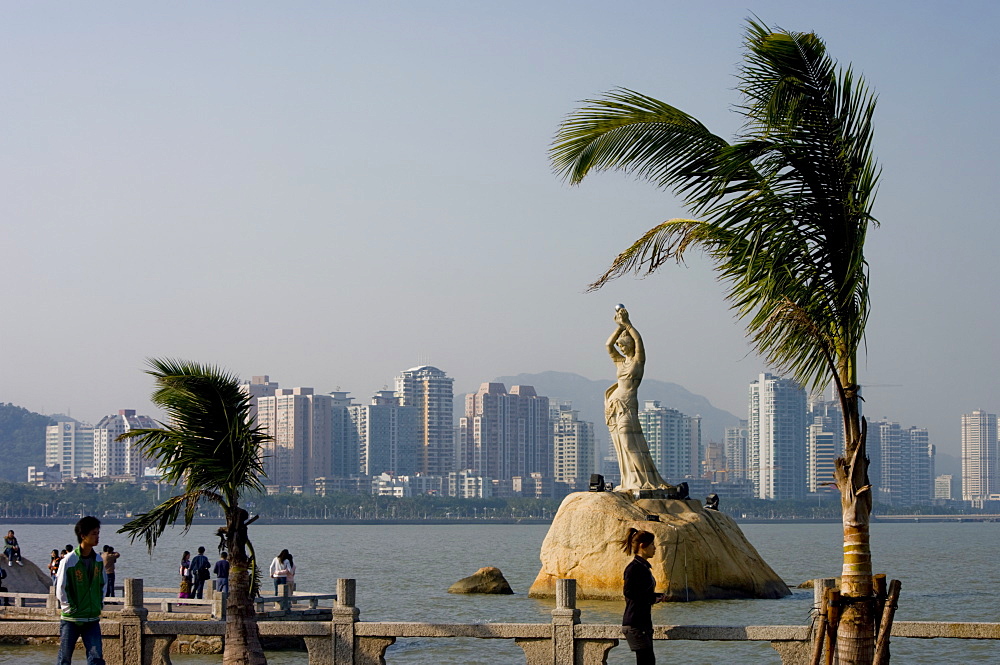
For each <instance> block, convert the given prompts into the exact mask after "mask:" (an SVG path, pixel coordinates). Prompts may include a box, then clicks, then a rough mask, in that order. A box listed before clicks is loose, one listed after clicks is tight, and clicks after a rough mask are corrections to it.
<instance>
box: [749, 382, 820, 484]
mask: <svg viewBox="0 0 1000 665" xmlns="http://www.w3.org/2000/svg"><path fill="white" fill-rule="evenodd" d="M749 394H750V404H749V410H748V412H749V417H748V419H747V420H748V427H747V467H748V469H749V479H750V480H751V481H753V484H754V495H755V496H756V497H757V498H759V499H802V498H804V497H805V489H806V426H805V420H806V391H805V390H803V389H802V387H801V386H800V385H799V384H798V383H796V382H795V381H793V380H791V379H782V378H780V377H777V376H774V375H772V374H767V373H764V374H761V375H760V376H759V377H758V378H757V380H756V381H754V382H753V383H751V384H750V391H749Z"/></svg>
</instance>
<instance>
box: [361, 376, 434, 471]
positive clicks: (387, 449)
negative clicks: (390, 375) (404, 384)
mask: <svg viewBox="0 0 1000 665" xmlns="http://www.w3.org/2000/svg"><path fill="white" fill-rule="evenodd" d="M348 411H349V413H350V415H351V422H352V423H353V425H354V429H355V430H356V432H357V437H358V466H359V470H360V472H361V473H362V474H364V475H367V476H378V475H381V474H384V473H388V474H391V475H393V476H397V477H398V476H412V475H413V474H415V473H416V472H417V470H418V466H417V464H418V461H419V456H418V453H419V447H418V443H419V440H418V427H417V416H418V415H419V414H418V412H417V409H416V408H415V407H412V406H400V404H399V400H398V399H396V395H395V393H393V391H391V390H380V391H379V392H377V393H375V396H374V397H372V401H371V404H356V405H354V406H351V407H350V408H349V409H348Z"/></svg>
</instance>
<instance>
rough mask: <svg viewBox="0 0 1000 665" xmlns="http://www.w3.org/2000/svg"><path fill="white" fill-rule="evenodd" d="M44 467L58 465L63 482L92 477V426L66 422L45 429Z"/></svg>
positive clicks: (71, 421)
mask: <svg viewBox="0 0 1000 665" xmlns="http://www.w3.org/2000/svg"><path fill="white" fill-rule="evenodd" d="M45 465H46V466H49V467H52V466H56V465H58V466H59V469H60V474H61V475H62V478H63V479H65V480H71V479H75V478H82V477H84V476H93V475H94V426H93V425H85V424H84V423H78V422H76V421H75V420H67V421H64V422H60V423H56V424H55V425H49V426H48V427H46V428H45Z"/></svg>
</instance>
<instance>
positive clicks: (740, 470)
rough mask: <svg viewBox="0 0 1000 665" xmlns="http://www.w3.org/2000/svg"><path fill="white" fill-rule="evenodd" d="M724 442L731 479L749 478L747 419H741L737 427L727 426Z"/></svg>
mask: <svg viewBox="0 0 1000 665" xmlns="http://www.w3.org/2000/svg"><path fill="white" fill-rule="evenodd" d="M723 443H724V446H725V448H724V449H725V454H726V463H727V464H728V466H729V478H730V480H734V481H735V480H746V479H748V478H749V477H750V470H749V468H748V467H749V464H748V463H747V421H745V420H741V421H740V424H739V425H737V426H736V427H727V428H726V439H725V441H724V442H723Z"/></svg>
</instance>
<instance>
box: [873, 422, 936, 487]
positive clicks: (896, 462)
mask: <svg viewBox="0 0 1000 665" xmlns="http://www.w3.org/2000/svg"><path fill="white" fill-rule="evenodd" d="M867 441H868V443H870V444H871V446H870V447H869V455H870V456H874V455H875V454H876V452H875V451H877V455H878V457H879V463H880V464H879V466H880V470H881V471H880V474H879V478H878V481H877V483H876V481H875V480H874V479H871V478H870V477H869V478H870V479H871V480H872V485H873V486H874V487H875V488H876V490H877V494H876V499H877V500H878V501H880V502H882V503H884V504H887V505H890V506H901V507H905V506H914V505H920V504H929V503H930V502H931V499H932V498H933V496H934V446H932V445H931V443H930V438H929V437H928V434H927V430H926V429H924V428H922V427H908V428H904V427H901V426H900V424H899V423H895V422H890V421H889V420H887V419H882V420H876V421H869V422H868V440H867ZM873 461H874V460H873Z"/></svg>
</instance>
